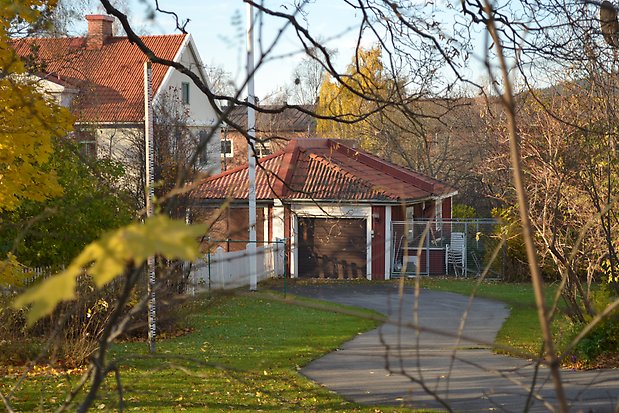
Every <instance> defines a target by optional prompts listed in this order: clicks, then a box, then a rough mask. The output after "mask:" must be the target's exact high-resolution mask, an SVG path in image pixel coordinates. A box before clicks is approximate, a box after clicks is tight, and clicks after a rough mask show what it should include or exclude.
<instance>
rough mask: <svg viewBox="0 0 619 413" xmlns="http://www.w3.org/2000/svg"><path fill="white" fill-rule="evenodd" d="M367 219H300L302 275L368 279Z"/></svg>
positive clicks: (300, 266) (300, 274) (300, 263)
mask: <svg viewBox="0 0 619 413" xmlns="http://www.w3.org/2000/svg"><path fill="white" fill-rule="evenodd" d="M366 251H367V237H366V220H365V219H351V218H341V219H325V218H299V276H300V277H312V278H339V279H355V278H365V275H366V254H367V252H366Z"/></svg>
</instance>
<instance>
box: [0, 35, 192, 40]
mask: <svg viewBox="0 0 619 413" xmlns="http://www.w3.org/2000/svg"><path fill="white" fill-rule="evenodd" d="M189 35H190V33H164V34H146V35H140V39H143V38H148V37H173V36H179V37H185V36H189ZM86 37H88V36H86V35H84V36H61V37H30V36H27V37H21V38H17V39H11V41H14V42H21V41H35V40H39V41H40V40H44V41H50V42H53V41H58V40H73V39H86ZM109 39H129V36H110V37H109Z"/></svg>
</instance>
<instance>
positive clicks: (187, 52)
mask: <svg viewBox="0 0 619 413" xmlns="http://www.w3.org/2000/svg"><path fill="white" fill-rule="evenodd" d="M184 46H185V47H183V48H182V53H181V54H180V56H177V57H176V58H175V60H176V61H179V62H180V63H182V64H183V65H185V66H186V67H188V68H190V69H191V71H192V72H194V73H196V74H198V75H199V76H200V77H201V78H202V80H203V81H204V82H207V80H208V79H206V77H205V76H204V72H203V70H202V69H201V68H202V67H203V65H202V62H201V61H200V56H199V55H198V54H197V49H196V47H195V44H194V43H193V40H192V38H191V36H187V38H186V41H185V44H184ZM183 83H188V84H189V104H188V105H187V106H186V109H187V110H188V114H189V120H188V126H190V127H191V129H192V130H193V131H194V132H193V133H194V134H195V135H196V136H198V134H199V132H200V131H201V130H204V131H211V130H212V129H213V128H215V130H214V132H213V137H212V139H211V140H210V141H209V143H208V147H207V155H208V161H207V164H206V165H205V168H204V169H208V171H209V172H210V173H211V174H215V173H219V172H221V159H220V157H221V144H220V139H221V137H220V129H221V128H220V127H217V120H218V118H217V114H216V112H215V109H214V108H213V106H212V105H211V103H210V102H209V101H208V99H207V97H206V95H205V94H204V93H203V92H202V91H201V90H200V89H198V87H197V86H196V85H195V84H194V83H193V81H192V80H191V79H190V78H189V77H188V76H186V75H184V74H182V73H180V72H178V71H177V70H175V69H170V70H169V71H168V73H167V74H166V76H165V78H164V80H163V83H162V86H161V88H160V90H159V91H158V93H157V94H156V95H155V97H154V99H155V100H156V99H158V98H159V97H160V96H162V95H163V94H165V93H170V94H176V95H177V96H178V97H179V98H180V96H181V90H182V84H183Z"/></svg>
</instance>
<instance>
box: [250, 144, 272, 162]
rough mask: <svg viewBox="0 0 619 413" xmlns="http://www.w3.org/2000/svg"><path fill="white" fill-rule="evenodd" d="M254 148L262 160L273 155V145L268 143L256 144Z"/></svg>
mask: <svg viewBox="0 0 619 413" xmlns="http://www.w3.org/2000/svg"><path fill="white" fill-rule="evenodd" d="M254 147H255V148H256V156H257V157H258V158H262V157H263V156H267V155H270V154H271V153H272V151H271V145H270V144H269V143H267V142H256V145H255V146H254Z"/></svg>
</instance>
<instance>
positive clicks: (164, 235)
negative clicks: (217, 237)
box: [13, 215, 206, 325]
mask: <svg viewBox="0 0 619 413" xmlns="http://www.w3.org/2000/svg"><path fill="white" fill-rule="evenodd" d="M205 231H206V225H187V224H185V223H184V222H183V221H178V220H172V219H170V218H168V217H166V216H164V215H157V216H154V217H152V218H149V219H147V220H146V222H144V223H134V224H130V225H127V226H125V227H123V228H120V229H118V230H115V231H113V232H110V233H108V234H106V235H104V236H103V237H102V238H101V239H99V240H98V241H95V242H93V243H91V244H89V245H88V246H86V248H84V250H83V251H82V252H81V253H80V254H79V255H78V256H77V257H76V258H75V259H74V260H73V262H71V264H70V265H69V266H68V267H67V268H66V270H64V271H62V272H60V273H58V274H56V275H54V276H53V277H50V278H48V279H46V280H44V281H42V282H41V283H39V284H37V285H36V286H34V287H32V288H30V289H29V290H27V291H26V292H24V293H23V294H21V295H20V296H19V297H17V298H16V299H15V301H14V303H13V306H14V307H15V308H23V307H26V306H29V305H30V306H31V307H30V310H29V311H28V314H27V322H28V324H29V325H32V324H33V323H34V322H36V321H37V320H39V319H40V318H41V317H44V316H46V315H48V314H50V313H51V312H52V311H53V310H54V308H55V307H56V305H58V304H59V303H60V302H62V301H68V300H72V299H73V298H75V286H76V280H77V277H78V276H79V275H80V274H82V273H84V272H85V273H87V274H88V275H90V276H91V277H92V279H93V281H94V282H95V284H96V285H97V287H99V288H101V287H103V286H104V285H106V284H107V283H109V282H110V281H112V280H114V279H115V278H117V277H118V276H120V275H122V274H123V272H124V271H125V268H126V266H127V265H128V264H130V263H131V264H133V265H135V266H140V265H142V264H143V263H144V261H145V260H146V259H147V258H148V257H149V256H151V255H161V256H163V257H165V258H167V259H185V260H194V259H196V258H198V256H199V248H198V247H199V245H198V241H197V239H198V237H200V236H202V235H203V234H204V233H205Z"/></svg>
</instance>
